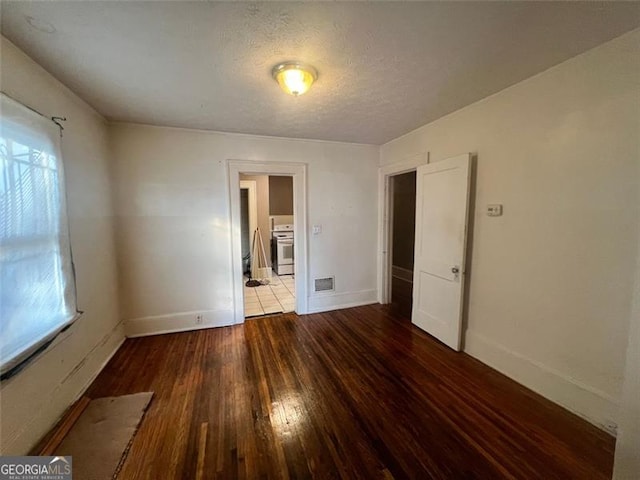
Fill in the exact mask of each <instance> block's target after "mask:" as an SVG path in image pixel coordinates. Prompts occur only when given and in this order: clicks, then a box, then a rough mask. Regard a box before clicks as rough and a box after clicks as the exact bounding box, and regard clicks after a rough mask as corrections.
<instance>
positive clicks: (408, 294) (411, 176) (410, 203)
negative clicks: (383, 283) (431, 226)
mask: <svg viewBox="0 0 640 480" xmlns="http://www.w3.org/2000/svg"><path fill="white" fill-rule="evenodd" d="M390 201H391V208H390V223H391V225H390V227H391V236H390V237H391V238H390V249H391V255H390V256H391V298H390V302H391V307H392V308H393V310H394V311H396V312H397V313H398V314H400V315H401V316H403V317H406V318H407V319H411V308H412V305H413V261H414V250H415V228H416V223H415V220H416V172H415V171H412V172H406V173H402V174H400V175H394V176H392V177H391V178H390Z"/></svg>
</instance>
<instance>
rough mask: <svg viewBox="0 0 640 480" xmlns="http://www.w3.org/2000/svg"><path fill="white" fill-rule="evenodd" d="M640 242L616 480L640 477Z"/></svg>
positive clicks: (623, 392) (623, 389)
mask: <svg viewBox="0 0 640 480" xmlns="http://www.w3.org/2000/svg"><path fill="white" fill-rule="evenodd" d="M639 200H640V199H639ZM638 246H639V248H638V255H637V257H636V258H637V260H636V282H635V290H634V302H633V307H632V310H631V323H630V325H629V344H628V346H627V361H626V365H625V375H624V385H623V388H622V400H621V404H620V415H619V418H618V438H617V440H616V457H615V463H614V467H613V478H614V479H615V480H637V479H638V478H640V244H639V245H638Z"/></svg>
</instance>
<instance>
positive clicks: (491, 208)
mask: <svg viewBox="0 0 640 480" xmlns="http://www.w3.org/2000/svg"><path fill="white" fill-rule="evenodd" d="M487 215H489V216H490V217H499V216H501V215H502V205H501V204H499V203H494V204H491V205H487Z"/></svg>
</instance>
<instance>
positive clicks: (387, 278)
mask: <svg viewBox="0 0 640 480" xmlns="http://www.w3.org/2000/svg"><path fill="white" fill-rule="evenodd" d="M427 163H429V152H423V153H418V154H415V155H411V156H409V157H407V158H405V159H404V160H403V161H401V162H398V163H394V164H391V165H386V166H383V167H380V168H379V169H378V302H379V303H382V304H385V303H389V302H390V301H391V274H392V263H393V223H392V222H393V191H392V186H391V177H394V176H396V175H401V174H403V173H407V172H413V171H416V170H417V168H418V167H419V166H421V165H426V164H427Z"/></svg>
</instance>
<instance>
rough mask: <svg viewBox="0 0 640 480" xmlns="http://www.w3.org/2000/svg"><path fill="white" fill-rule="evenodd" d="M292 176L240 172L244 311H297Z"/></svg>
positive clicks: (247, 313) (250, 314) (249, 314)
mask: <svg viewBox="0 0 640 480" xmlns="http://www.w3.org/2000/svg"><path fill="white" fill-rule="evenodd" d="M293 201H294V200H293V176H291V175H269V174H262V175H249V174H245V173H241V174H240V235H241V256H242V271H243V280H242V281H243V299H244V301H243V306H244V316H245V318H249V317H259V316H263V315H271V314H277V313H287V312H292V311H295V303H296V299H295V270H296V269H295V255H294V244H295V234H294V225H295V221H296V220H295V215H294V206H293Z"/></svg>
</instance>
